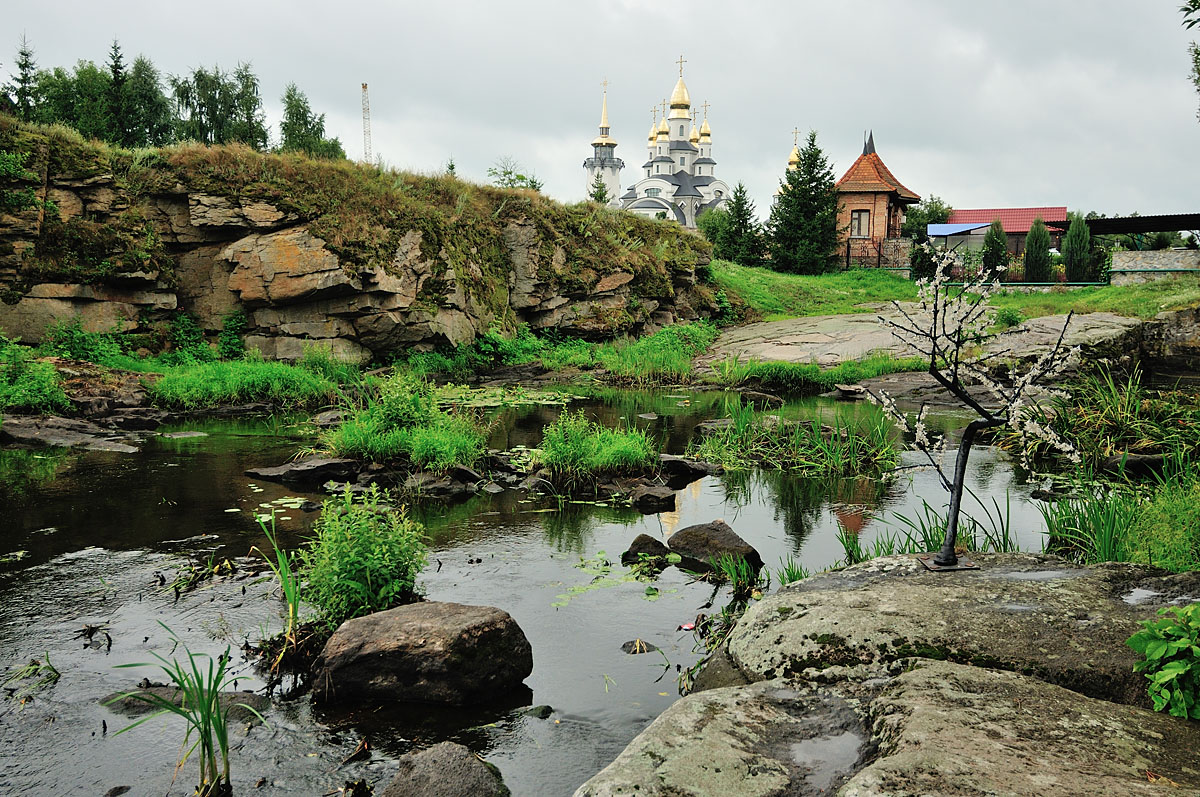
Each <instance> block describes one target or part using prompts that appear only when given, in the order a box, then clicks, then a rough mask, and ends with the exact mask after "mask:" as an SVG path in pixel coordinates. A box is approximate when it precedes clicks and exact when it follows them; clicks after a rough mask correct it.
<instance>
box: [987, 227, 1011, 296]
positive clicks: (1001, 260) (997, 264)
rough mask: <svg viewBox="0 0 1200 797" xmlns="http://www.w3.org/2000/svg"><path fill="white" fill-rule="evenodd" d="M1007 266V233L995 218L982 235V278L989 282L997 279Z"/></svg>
mask: <svg viewBox="0 0 1200 797" xmlns="http://www.w3.org/2000/svg"><path fill="white" fill-rule="evenodd" d="M1007 267H1008V235H1007V234H1006V233H1005V232H1004V225H1003V224H1001V223H1000V219H996V220H995V221H993V222H992V224H991V226H990V227H988V231H987V232H986V233H984V236H983V272H982V276H983V280H984V282H991V281H992V280H994V279H997V278H998V277H999V276H1000V274H1001V273H1002V272H1003V270H1004V269H1005V268H1007Z"/></svg>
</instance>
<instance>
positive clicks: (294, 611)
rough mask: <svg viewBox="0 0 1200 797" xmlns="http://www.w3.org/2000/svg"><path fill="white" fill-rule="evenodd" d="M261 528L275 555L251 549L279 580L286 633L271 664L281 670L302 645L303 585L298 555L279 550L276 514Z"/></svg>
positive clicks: (260, 524) (259, 521) (261, 520)
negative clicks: (301, 607) (289, 655)
mask: <svg viewBox="0 0 1200 797" xmlns="http://www.w3.org/2000/svg"><path fill="white" fill-rule="evenodd" d="M258 526H259V528H261V529H262V532H263V534H264V535H266V538H267V542H269V543H270V544H271V553H270V555H267V554H266V553H265V552H264V551H263V550H262V549H261V548H259V547H258V546H257V545H255V546H254V547H253V548H251V549H250V552H251V553H257V554H258V555H259V556H261V557H262V558H263V560H264V561H265V562H266V563H267V566H268V567H270V568H271V572H272V573H274V574H275V578H277V579H279V590H280V593H281V595H282V597H283V602H284V608H285V615H284V626H283V631H281V632H280V635H279V636H280V638H281V639H280V642H281V644H280V645H279V653H278V654H277V655H276V657H275V659H274V661H272V663H271V668H272V669H277V668H278V667H279V664H280V662H282V661H283V658H284V656H285V655H287V652H288V651H289V650H295V649H296V647H297V645H298V643H299V640H298V638H297V635H298V633H299V629H300V595H301V582H300V576H299V573H298V572H297V568H296V567H295V559H294V555H293V554H292V553H291V552H289V551H286V550H284V549H283V548H281V547H280V546H279V539H278V537H277V536H276V532H275V512H274V511H272V512H271V519H270V524H269V525H268V523H267V521H265V520H263V519H262V518H259V519H258Z"/></svg>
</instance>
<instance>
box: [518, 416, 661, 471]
mask: <svg viewBox="0 0 1200 797" xmlns="http://www.w3.org/2000/svg"><path fill="white" fill-rule="evenodd" d="M657 458H658V452H657V451H656V450H655V447H654V445H653V444H652V443H651V442H650V439H649V438H648V437H646V433H645V432H643V431H641V430H639V429H629V430H627V431H620V430H616V429H609V428H607V427H604V426H601V425H600V424H598V423H596V422H595V421H591V420H589V419H588V418H587V417H585V416H584V414H583V413H582V412H569V411H567V412H563V413H562V414H561V415H559V416H558V417H557V418H556V419H555V420H554V422H553V423H551V424H549V425H548V426H547V427H546V428H545V429H543V430H542V446H541V453H540V454H539V455H538V461H539V462H540V463H541V464H542V465H543V466H545V467H546V468H547V469H548V470H549V471H550V472H551V474H552V475H554V476H555V477H556V478H560V479H568V480H570V479H576V478H579V477H583V476H601V475H618V474H626V473H628V474H633V473H640V472H643V471H645V470H647V469H649V468H651V467H653V466H654V465H655V463H656V461H657Z"/></svg>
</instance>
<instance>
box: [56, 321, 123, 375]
mask: <svg viewBox="0 0 1200 797" xmlns="http://www.w3.org/2000/svg"><path fill="white" fill-rule="evenodd" d="M38 352H39V353H40V354H41V355H42V356H45V357H66V358H68V359H72V360H84V361H86V362H90V363H97V364H99V365H106V364H107V363H108V362H109V361H111V360H113V359H114V358H119V357H120V356H121V355H122V354H123V353H124V348H123V347H122V345H121V341H120V339H119V338H118V336H117V334H116V333H115V332H85V331H84V329H83V319H81V318H80V317H79V316H75V317H74V318H72V319H71V320H69V321H58V322H56V323H53V324H51V325H50V326H48V327H46V334H45V335H44V336H43V339H42V343H41V345H40V346H38Z"/></svg>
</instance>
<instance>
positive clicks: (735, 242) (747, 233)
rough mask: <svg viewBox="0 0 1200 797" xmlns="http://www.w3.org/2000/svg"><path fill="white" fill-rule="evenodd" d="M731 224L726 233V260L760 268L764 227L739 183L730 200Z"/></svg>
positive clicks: (743, 185) (752, 203) (742, 184)
mask: <svg viewBox="0 0 1200 797" xmlns="http://www.w3.org/2000/svg"><path fill="white" fill-rule="evenodd" d="M728 213H729V224H728V226H727V227H726V229H725V231H724V235H725V236H726V239H727V242H723V243H725V246H723V247H722V248H723V249H725V250H727V254H726V255H725V259H727V260H732V261H733V262H734V263H737V264H738V265H739V266H760V265H762V257H763V239H762V227H761V225H759V223H758V219H757V218H756V217H755V213H754V202H753V201H752V200H751V199H750V196H749V194H748V193H747V191H746V186H745V184H744V183H738V184H737V186H736V187H735V188H734V189H733V196H732V197H731V198H730V200H729V208H728Z"/></svg>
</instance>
